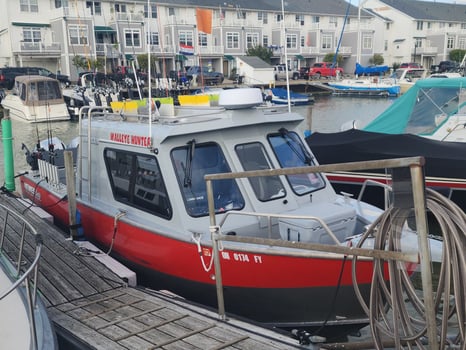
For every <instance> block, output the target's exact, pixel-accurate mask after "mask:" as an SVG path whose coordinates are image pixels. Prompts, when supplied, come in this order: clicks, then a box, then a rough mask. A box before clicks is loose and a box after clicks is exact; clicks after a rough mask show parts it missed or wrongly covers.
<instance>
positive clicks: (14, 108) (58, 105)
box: [1, 75, 70, 123]
mask: <svg viewBox="0 0 466 350" xmlns="http://www.w3.org/2000/svg"><path fill="white" fill-rule="evenodd" d="M1 104H2V107H3V108H5V109H8V110H9V111H10V117H11V118H12V119H16V120H21V121H25V122H29V123H40V122H54V121H62V120H70V114H69V113H68V107H67V105H66V103H65V101H64V99H63V94H62V88H61V83H60V82H59V81H58V80H56V79H53V78H49V77H44V76H41V75H21V76H17V77H16V78H15V84H14V87H13V89H12V90H11V91H10V92H9V93H7V94H6V95H5V97H4V98H3V99H2V101H1Z"/></svg>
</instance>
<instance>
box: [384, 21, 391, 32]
mask: <svg viewBox="0 0 466 350" xmlns="http://www.w3.org/2000/svg"><path fill="white" fill-rule="evenodd" d="M390 24H391V23H390V22H387V23H385V29H386V30H390Z"/></svg>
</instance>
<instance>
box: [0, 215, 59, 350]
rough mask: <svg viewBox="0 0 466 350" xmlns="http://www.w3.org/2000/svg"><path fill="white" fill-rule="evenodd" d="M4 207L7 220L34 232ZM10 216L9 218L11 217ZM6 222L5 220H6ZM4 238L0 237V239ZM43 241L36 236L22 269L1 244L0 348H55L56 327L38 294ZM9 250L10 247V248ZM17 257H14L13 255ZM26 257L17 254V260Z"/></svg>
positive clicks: (46, 349) (56, 346)
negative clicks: (39, 264)
mask: <svg viewBox="0 0 466 350" xmlns="http://www.w3.org/2000/svg"><path fill="white" fill-rule="evenodd" d="M4 209H5V210H7V213H8V216H7V217H6V218H7V219H5V220H7V221H8V222H9V221H10V220H14V221H16V222H23V223H24V225H25V226H24V227H27V228H26V229H25V230H24V231H23V234H26V232H32V233H33V234H34V235H37V232H35V230H34V229H33V228H32V226H31V225H29V224H28V223H27V222H25V221H24V220H23V219H22V218H21V217H19V215H18V214H15V213H14V212H11V211H9V210H8V209H6V208H5V207H4ZM11 218H12V219H11ZM5 226H6V224H5ZM2 241H3V240H2ZM41 248H42V244H41V243H40V239H37V240H36V247H35V258H34V260H33V261H32V262H31V264H27V265H26V266H22V267H21V272H18V269H17V268H16V267H15V266H16V265H17V263H16V264H15V263H14V262H13V261H11V260H10V258H9V257H8V255H7V253H6V250H4V249H3V247H0V339H1V340H0V348H1V349H15V350H31V349H33V350H57V349H58V342H57V338H56V335H55V331H54V329H53V326H52V324H51V322H50V319H49V317H48V315H47V311H46V308H45V306H44V304H43V303H42V301H41V299H40V297H39V295H38V294H37V280H36V279H37V268H38V262H39V259H40V254H41ZM31 249H32V248H31ZM9 253H11V251H10V252H9ZM15 260H16V257H15ZM26 260H27V259H25V258H24V257H22V256H20V258H18V261H21V262H24V261H26Z"/></svg>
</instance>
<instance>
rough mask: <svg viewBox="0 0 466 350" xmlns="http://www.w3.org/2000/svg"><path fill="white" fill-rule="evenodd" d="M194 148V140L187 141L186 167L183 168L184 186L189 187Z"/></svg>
mask: <svg viewBox="0 0 466 350" xmlns="http://www.w3.org/2000/svg"><path fill="white" fill-rule="evenodd" d="M195 149H196V141H195V140H194V139H192V140H191V141H188V150H187V152H186V167H185V168H184V181H183V185H184V187H191V183H192V173H193V158H194V151H195Z"/></svg>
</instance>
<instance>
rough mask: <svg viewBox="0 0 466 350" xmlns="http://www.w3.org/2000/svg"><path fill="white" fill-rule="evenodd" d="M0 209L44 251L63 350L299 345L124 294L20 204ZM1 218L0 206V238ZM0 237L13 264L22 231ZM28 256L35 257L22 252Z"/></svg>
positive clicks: (140, 294)
mask: <svg viewBox="0 0 466 350" xmlns="http://www.w3.org/2000/svg"><path fill="white" fill-rule="evenodd" d="M0 203H1V204H3V205H4V206H6V207H7V208H10V209H13V210H15V211H16V212H19V213H21V214H22V215H24V217H25V218H26V220H27V221H28V222H30V223H31V224H32V225H33V226H34V227H35V228H36V230H37V231H38V232H39V233H41V234H42V238H43V242H44V247H43V250H42V257H41V261H40V269H39V271H40V272H39V282H38V288H39V291H40V295H41V298H42V300H43V301H44V303H45V304H46V306H47V310H48V313H49V315H50V317H51V320H52V322H53V324H54V326H55V329H56V331H57V334H58V337H59V342H60V346H61V348H62V347H63V348H64V349H99V350H100V349H101V350H105V349H112V350H118V349H224V348H225V349H237V350H240V349H272V350H273V349H292V348H297V349H298V348H302V347H301V346H299V345H298V341H297V340H293V339H291V338H288V337H285V336H283V335H282V334H280V333H278V332H274V331H271V330H269V329H265V328H262V327H257V326H255V325H252V324H249V323H247V324H246V323H242V322H241V321H238V320H228V321H222V320H221V319H219V317H218V315H217V314H216V313H215V312H211V311H209V310H206V309H204V308H200V307H198V306H196V305H192V304H190V303H188V302H186V301H184V300H182V299H181V298H179V297H176V296H171V295H169V294H168V293H163V292H156V291H151V290H145V289H143V288H138V287H129V286H128V285H127V283H126V282H125V281H124V280H123V279H121V278H120V277H118V276H117V275H116V274H115V273H114V272H112V271H111V270H110V269H108V268H107V267H106V266H105V265H103V264H102V263H100V262H99V261H98V260H97V259H96V258H95V257H94V256H93V255H92V254H90V255H86V254H79V251H80V250H79V249H78V246H77V245H76V243H75V242H73V241H71V240H68V239H67V237H65V235H64V234H63V232H62V231H60V230H59V229H57V228H56V227H55V226H53V225H52V224H50V223H49V222H48V221H46V220H44V219H41V218H40V217H39V216H37V215H36V214H35V213H34V212H33V211H31V210H29V208H28V207H26V206H24V204H23V203H21V202H20V201H18V199H17V198H15V197H13V196H10V195H5V194H2V195H0ZM4 223H5V211H4V209H3V207H1V206H0V230H1V231H3V230H4ZM8 223H9V225H8V227H7V229H6V230H5V231H6V234H5V236H4V245H5V246H6V247H7V248H8V249H7V250H8V255H10V254H11V255H12V256H17V254H18V252H17V250H18V248H17V247H19V246H20V244H19V238H20V234H19V233H20V232H21V230H22V227H21V226H20V225H19V224H18V225H17V226H15V224H11V223H10V222H8ZM25 253H26V254H25V256H26V257H27V259H31V258H32V253H33V250H32V249H31V246H30V245H29V244H27V242H26V245H25Z"/></svg>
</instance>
